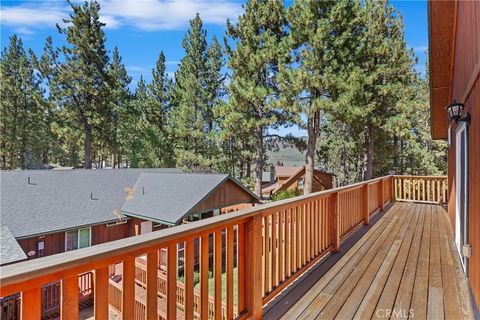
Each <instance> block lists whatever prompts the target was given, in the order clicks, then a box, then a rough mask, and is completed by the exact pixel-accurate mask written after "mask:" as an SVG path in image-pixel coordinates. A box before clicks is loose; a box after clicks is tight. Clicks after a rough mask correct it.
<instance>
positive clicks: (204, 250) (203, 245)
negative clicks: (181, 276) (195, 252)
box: [200, 235, 209, 319]
mask: <svg viewBox="0 0 480 320" xmlns="http://www.w3.org/2000/svg"><path fill="white" fill-rule="evenodd" d="M208 238H209V237H208V235H204V236H202V237H201V239H200V302H201V304H200V318H201V319H208V305H209V303H208V301H209V299H208V262H209V245H208V243H209V240H208Z"/></svg>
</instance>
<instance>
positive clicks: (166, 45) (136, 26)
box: [0, 0, 428, 134]
mask: <svg viewBox="0 0 480 320" xmlns="http://www.w3.org/2000/svg"><path fill="white" fill-rule="evenodd" d="M75 2H80V1H78V0H76V1H75ZM242 3H244V1H239V0H221V1H219V0H170V1H165V0H100V4H101V6H102V10H101V20H102V21H103V22H105V23H106V28H105V33H106V36H107V47H108V49H109V50H113V48H114V47H115V46H118V48H119V50H120V54H121V55H122V58H123V62H124V64H125V65H126V67H127V70H128V72H129V74H130V75H131V76H132V77H133V84H132V87H133V86H135V85H134V83H135V82H136V81H137V80H138V79H139V78H140V75H143V77H144V78H145V79H146V80H147V81H150V80H151V69H152V67H153V66H154V65H155V61H156V59H157V57H158V54H159V53H160V51H161V50H163V51H164V53H165V56H166V60H167V72H170V73H172V74H173V72H174V71H175V70H176V68H177V65H178V62H179V61H180V59H181V58H182V56H183V48H182V47H181V41H182V38H183V36H184V34H185V32H186V31H187V29H188V23H189V20H190V19H192V18H193V17H194V16H195V13H196V12H199V13H200V16H201V18H202V20H203V22H204V26H205V28H206V29H207V33H208V38H209V40H210V39H211V38H212V37H213V36H214V35H215V36H217V37H218V38H219V39H221V38H222V37H223V36H224V34H225V21H226V19H227V18H230V19H232V20H235V18H236V17H237V16H238V15H239V14H241V13H242ZM391 4H392V5H393V6H394V7H395V8H396V9H397V10H399V11H400V12H401V14H402V15H403V17H404V21H405V37H406V40H407V44H408V45H409V46H410V47H412V48H413V49H414V51H415V54H416V55H417V56H418V58H419V63H418V65H417V70H418V71H419V72H421V73H422V74H424V72H425V68H424V64H425V51H426V50H427V46H428V30H427V24H428V20H427V2H426V0H422V1H391ZM69 12H70V10H69V7H68V4H67V3H66V1H63V0H30V1H12V0H1V15H0V17H1V45H2V48H3V47H5V45H7V44H8V37H10V36H11V35H13V34H15V33H16V34H18V35H19V36H21V37H22V39H23V41H24V44H25V47H26V48H32V49H33V51H34V52H35V53H37V54H41V52H42V49H43V45H44V43H45V39H46V38H47V37H48V36H52V37H53V40H54V44H55V45H57V46H60V45H62V44H64V38H63V36H60V35H59V34H58V32H57V30H56V27H55V24H56V23H57V22H61V21H62V19H63V18H66V17H68V14H69ZM288 130H292V128H290V129H288ZM293 131H295V132H293V133H294V134H299V132H296V131H297V130H296V129H293Z"/></svg>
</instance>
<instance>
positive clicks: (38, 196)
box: [0, 169, 258, 238]
mask: <svg viewBox="0 0 480 320" xmlns="http://www.w3.org/2000/svg"><path fill="white" fill-rule="evenodd" d="M0 177H1V193H0V200H1V202H0V211H1V225H2V226H7V227H8V228H9V229H10V231H11V233H12V234H13V236H14V237H15V238H23V237H31V236H35V235H41V234H46V233H51V232H56V231H63V230H67V229H73V228H78V227H82V226H87V225H93V224H100V223H105V222H110V221H114V220H116V219H117V218H118V217H117V215H118V214H120V216H121V217H124V216H136V217H142V218H144V219H147V220H153V221H158V222H163V223H166V224H172V225H173V224H177V223H178V222H181V220H182V219H183V217H184V216H185V215H187V214H189V213H191V211H192V209H194V207H195V206H196V205H197V204H198V203H199V202H201V201H202V200H203V199H204V198H205V197H207V196H208V195H209V194H210V193H211V192H213V191H214V190H215V189H216V188H217V187H219V186H220V185H221V184H222V183H223V182H224V181H225V180H227V179H231V178H229V176H228V175H226V174H187V173H181V172H180V171H179V170H177V169H114V170H69V171H51V170H31V171H1V172H0ZM231 180H232V181H233V182H235V183H237V184H238V182H237V181H235V180H234V179H231ZM28 181H30V184H29V182H28ZM239 186H241V185H240V184H239ZM241 187H242V188H243V189H244V190H245V191H246V192H248V193H249V194H250V195H251V196H252V199H258V198H257V197H256V196H255V195H254V194H253V193H252V192H251V191H249V190H247V189H245V188H244V187H243V186H241ZM132 196H133V197H132ZM127 198H131V199H129V200H127Z"/></svg>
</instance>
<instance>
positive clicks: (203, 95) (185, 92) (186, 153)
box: [170, 14, 218, 171]
mask: <svg viewBox="0 0 480 320" xmlns="http://www.w3.org/2000/svg"><path fill="white" fill-rule="evenodd" d="M206 35H207V33H206V30H205V29H204V28H203V26H202V20H201V19H200V16H199V15H198V14H197V15H196V16H195V18H194V19H193V20H191V21H190V29H189V30H188V32H187V34H186V35H185V37H184V39H183V41H182V46H183V48H184V50H185V56H184V57H183V58H182V60H181V62H180V66H179V68H178V70H177V72H176V73H175V84H174V87H173V108H172V117H171V122H170V128H171V132H172V133H173V135H174V141H175V142H174V153H175V157H176V160H177V166H179V167H181V168H184V169H186V170H196V171H199V170H200V171H210V170H211V169H212V162H213V157H214V154H215V152H213V151H212V146H213V142H212V141H211V139H212V135H211V134H212V130H213V126H214V122H215V121H214V119H213V104H215V101H216V99H217V93H216V92H214V91H213V90H216V88H215V85H216V84H215V81H216V79H215V70H214V69H212V66H210V65H209V61H213V60H212V59H211V58H212V57H211V56H210V57H209V52H214V51H215V50H217V49H218V48H213V49H211V50H210V51H209V49H208V46H207V41H206ZM214 58H215V59H216V57H214ZM215 63H217V62H215ZM215 67H216V66H215Z"/></svg>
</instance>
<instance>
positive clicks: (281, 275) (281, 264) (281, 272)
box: [278, 210, 285, 283]
mask: <svg viewBox="0 0 480 320" xmlns="http://www.w3.org/2000/svg"><path fill="white" fill-rule="evenodd" d="M283 212H284V210H281V211H279V212H278V282H279V283H280V282H283V281H284V280H285V257H284V248H285V247H284V233H285V227H284V226H285V221H284V218H283Z"/></svg>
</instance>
